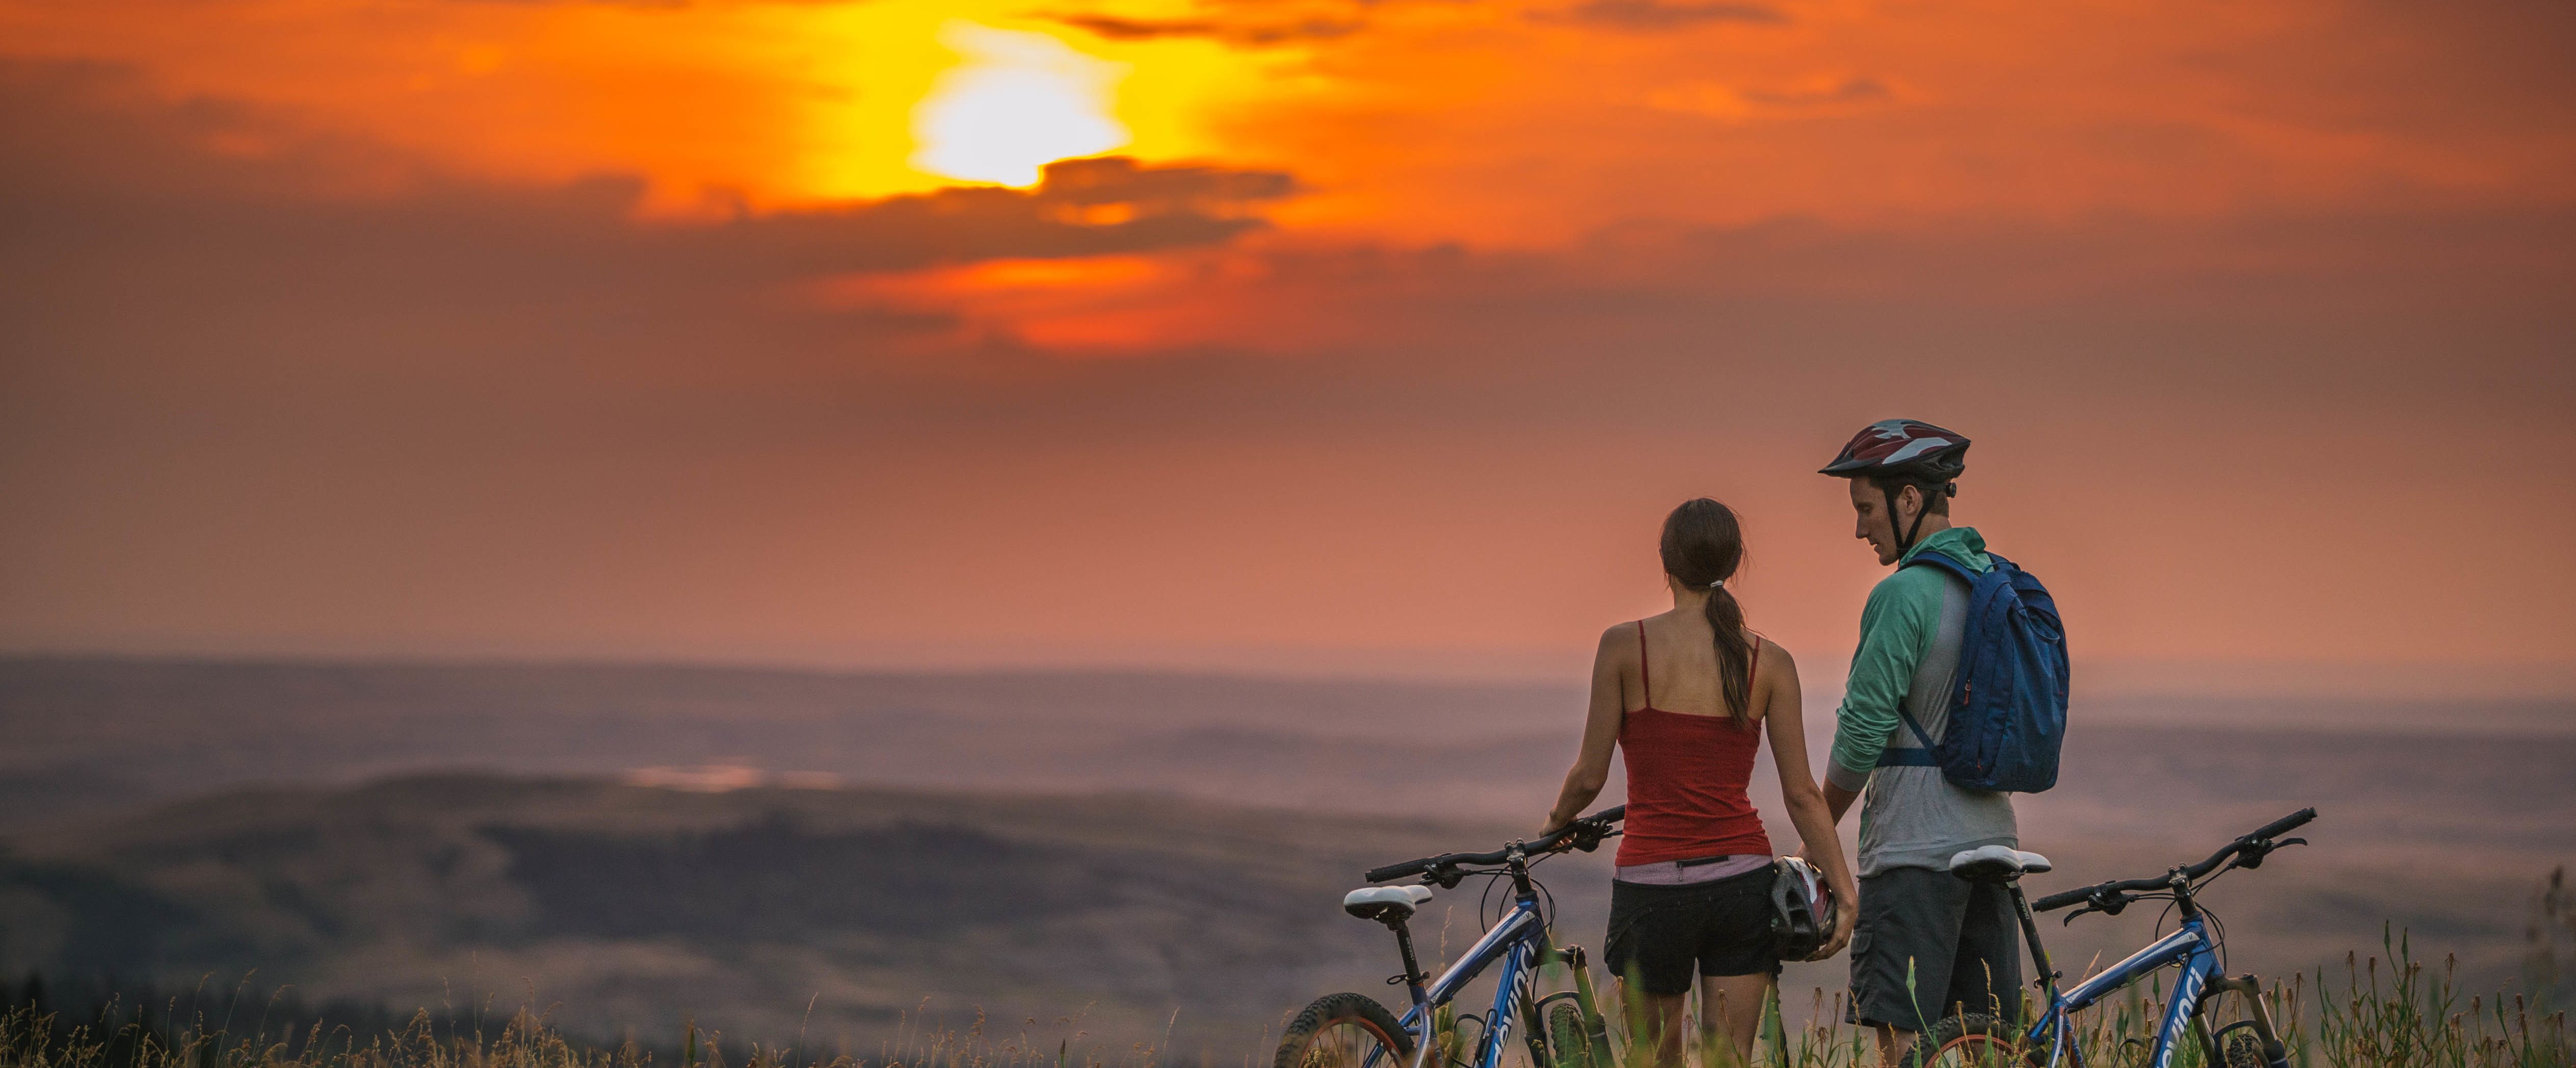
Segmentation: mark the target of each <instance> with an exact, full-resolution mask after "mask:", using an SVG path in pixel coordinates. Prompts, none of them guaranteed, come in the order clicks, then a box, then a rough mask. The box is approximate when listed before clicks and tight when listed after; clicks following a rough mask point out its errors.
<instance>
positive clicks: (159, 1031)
mask: <svg viewBox="0 0 2576 1068" xmlns="http://www.w3.org/2000/svg"><path fill="white" fill-rule="evenodd" d="M2383 949H2384V950H2385V952H2386V953H2387V955H2386V956H2382V955H2379V954H2372V955H2369V956H2363V955H2361V954H2359V953H2355V954H2354V956H2353V957H2352V958H2351V959H2350V960H2349V961H2348V962H2347V965H2346V968H2345V969H2344V974H2343V975H2341V976H2330V975H2328V974H2327V973H2325V972H2323V971H2320V972H2318V973H2317V974H2315V975H2314V976H2313V977H2311V976H2306V975H2302V976H2298V977H2296V978H2294V979H2292V980H2291V981H2289V982H2287V983H2276V984H2274V985H2273V987H2272V989H2271V990H2270V991H2269V992H2268V993H2267V994H2266V995H2265V998H2266V1001H2267V1002H2268V1003H2269V1006H2270V1010H2271V1013H2272V1015H2273V1017H2274V1018H2275V1019H2276V1020H2279V1021H2282V1022H2283V1024H2284V1027H2285V1033H2284V1035H2283V1037H2284V1038H2285V1039H2286V1040H2287V1041H2288V1044H2289V1047H2290V1049H2291V1051H2292V1052H2291V1061H2292V1063H2293V1064H2295V1065H2299V1066H2301V1068H2312V1066H2331V1068H2566V1066H2568V1065H2570V1064H2571V1063H2576V1046H2571V1043H2570V1035H2569V1033H2568V1029H2567V1018H2566V1013H2565V1011H2564V1010H2552V1009H2549V1008H2547V1007H2546V1006H2545V1005H2535V1004H2533V1003H2532V1002H2531V1000H2530V999H2528V998H2526V997H2525V996H2522V995H2501V996H2500V995H2495V994H2468V993H2465V992H2463V991H2462V990H2461V989H2459V987H2458V986H2457V985H2456V983H2455V982H2454V981H2453V976H2452V975H2451V974H2450V972H2449V970H2448V969H2446V968H2428V967H2427V966H2426V965H2425V964H2423V963H2422V962H2419V961H2416V960H2414V959H2413V954H2412V950H2411V947H2410V946H2409V945H2407V942H2406V939H2405V938H2404V937H2403V936H2393V937H2392V939H2391V940H2390V941H2389V942H2388V943H2387V944H2386V945H2385V946H2384V947H2383ZM1815 997H1816V1000H1817V1002H1818V1004H1816V1005H1815V1006H1813V1009H1814V1010H1815V1011H1813V1012H1811V1013H1810V1014H1809V1016H1810V1018H1812V1019H1816V1020H1830V1019H1831V1018H1833V1017H1834V1016H1835V1015H1838V1012H1836V1011H1835V1007H1834V1006H1830V1005H1828V1004H1826V1001H1827V1000H1828V999H1827V996H1826V995H1825V993H1824V992H1823V991H1821V990H1819V991H1816V993H1815ZM2163 1009H2164V1004H2163V1001H2162V999H2161V997H2160V991H2158V990H2157V989H2155V988H2152V987H2149V988H2146V989H2143V990H2140V991H2138V993H2137V995H2136V996H2134V997H2131V998H2129V999H2127V1000H2125V1001H2121V1002H2117V1003H2114V1004H2110V1005H2106V1006H2104V1007H2101V1008H2098V1009H2095V1010H2093V1011H2090V1012H2087V1013H2085V1014H2083V1015H2082V1016H2081V1017H2079V1018H2078V1024H2079V1027H2080V1035H2079V1041H2080V1043H2081V1045H2082V1047H2083V1050H2084V1053H2085V1058H2086V1060H2087V1061H2088V1062H2089V1063H2092V1064H2098V1065H2116V1066H2133V1065H2140V1064H2143V1063H2144V1061H2145V1059H2146V1057H2145V1049H2146V1046H2145V1045H2144V1043H2145V1042H2146V1041H2147V1039H2148V1038H2149V1037H2150V1035H2151V1032H2152V1029H2153V1027H2154V1025H2155V1022H2156V1021H2157V1020H2158V1019H2160V1018H2161V1015H2162V1012H2163ZM2213 1011H2214V1012H2217V1013H2218V1014H2219V1016H2220V1019H2219V1020H2218V1021H2216V1022H2220V1023H2223V1022H2224V1021H2225V1019H2226V1018H2228V1017H2229V1016H2230V1015H2231V1014H2230V1012H2229V1010H2228V1009H2224V1008H2219V1009H2214V1010H2213ZM1780 1020H1781V1014H1779V1013H1778V1012H1776V1011H1774V1012H1773V1013H1772V1014H1771V1016H1770V1026H1768V1027H1766V1028H1765V1038H1764V1039H1763V1041H1762V1042H1761V1043H1760V1045H1759V1046H1758V1047H1757V1050H1756V1057H1755V1060H1756V1063H1758V1064H1764V1065H1780V1066H1783V1068H1864V1066H1869V1065H1875V1064H1876V1063H1878V1062H1877V1057H1876V1054H1875V1052H1874V1050H1873V1048H1872V1047H1871V1045H1870V1043H1869V1040H1868V1039H1867V1037H1866V1036H1865V1035H1863V1034H1862V1033H1861V1032H1860V1031H1858V1030H1857V1029H1854V1028H1849V1027H1842V1026H1836V1025H1831V1024H1825V1023H1816V1024H1810V1025H1808V1026H1806V1027H1804V1028H1798V1029H1794V1030H1792V1029H1788V1028H1785V1027H1783V1026H1781V1025H1780V1022H1779V1021H1780ZM1079 1025H1080V1020H1079V1018H1078V1017H1061V1018H1057V1019H1054V1020H1052V1021H1048V1022H1046V1024H1044V1025H1041V1022H1040V1021H1038V1020H1035V1019H1030V1020H1026V1021H1024V1022H1023V1023H1022V1024H1020V1025H1019V1026H1017V1027H1008V1026H997V1025H996V1024H995V1022H993V1021H988V1020H985V1019H982V1018H980V1017H979V1018H978V1019H977V1020H976V1021H975V1022H974V1024H973V1025H971V1026H970V1027H968V1028H965V1029H963V1030H954V1029H941V1028H936V1027H918V1026H908V1027H905V1028H903V1029H900V1030H899V1031H898V1032H897V1034H896V1035H895V1036H894V1037H893V1038H891V1039H889V1040H888V1041H886V1042H885V1043H883V1044H882V1045H881V1046H880V1047H879V1048H877V1049H874V1050H869V1051H857V1052H854V1051H851V1050H847V1049H832V1050H824V1051H818V1050H815V1049H808V1048H805V1047H803V1046H802V1045H801V1043H788V1044H780V1045H772V1046H766V1047H764V1046H763V1045H762V1044H760V1043H757V1042H753V1043H729V1042H727V1041H726V1040H725V1039H724V1038H723V1036H721V1035H719V1034H715V1033H710V1032H702V1031H700V1030H699V1029H697V1028H696V1027H695V1026H694V1025H690V1026H687V1027H684V1028H683V1030H682V1031H681V1033H680V1034H678V1035H675V1036H670V1037H669V1039H668V1040H667V1041H666V1042H665V1043H663V1044H660V1045H654V1044H650V1043H647V1042H642V1041H638V1040H636V1039H633V1038H629V1039H628V1040H626V1041H624V1042H621V1043H616V1044H599V1043H590V1042H583V1041H579V1040H576V1039H573V1038H569V1037H567V1036H566V1035H564V1034H563V1033H562V1032H560V1031H559V1030H557V1029H556V1028H554V1027H552V1026H551V1025H550V1024H549V1022H548V1020H547V1019H546V1018H544V1017H543V1016H540V1015H538V1014H537V1013H536V1012H535V1011H533V1010H531V1009H529V1008H527V1007H524V1006H523V1007H521V1008H520V1009H518V1010H517V1011H515V1012H512V1013H510V1014H509V1015H507V1016H506V1017H499V1018H492V1017H488V1016H487V1015H486V1014H484V1013H481V1012H476V1013H470V1014H465V1015H458V1014H455V1013H452V1012H451V1013H447V1014H440V1015H434V1014H432V1013H430V1012H428V1011H425V1010H424V1011H422V1012H420V1013H418V1014H417V1015H414V1016H412V1017H410V1018H408V1019H392V1018H386V1017H383V1016H381V1015H379V1016H377V1017H375V1018H373V1019H367V1018H351V1017H350V1016H348V1015H347V1014H346V1013H343V1014H342V1017H341V1018H340V1019H339V1020H337V1021H334V1020H333V1019H331V1018H330V1016H329V1014H328V1013H313V1012H306V1011H303V1010H302V1009H301V1007H300V1006H288V1007H286V1009H285V1011H283V1012H281V1011H280V1006H279V1005H278V1004H276V1003H275V1001H274V1000H272V1001H271V1002H270V1003H267V1004H253V1005H247V1006H246V1005H244V1004H242V998H241V997H240V991H239V990H238V989H237V990H235V991H233V992H232V996H231V997H230V998H226V997H224V996H223V995H222V994H220V993H218V994H215V995H212V996H210V995H208V994H207V993H206V992H205V991H204V990H203V989H202V988H200V989H198V990H194V991H191V992H188V993H186V994H179V995H172V996H168V997H167V998H157V999H153V1000H151V1001H144V1000H142V999H137V1000H133V1001H128V1000H123V999H118V998H113V997H111V998H109V999H106V1000H103V1001H100V1002H99V1003H97V1004H95V1005H93V1006H91V1007H90V1009H89V1010H88V1011H86V1012H68V1011H61V1010H55V1009H52V1008H50V1007H48V1006H46V1005H44V1004H42V1003H41V998H38V1000H37V1003H20V1004H16V1005H13V1006H12V1007H11V1008H10V1009H8V1010H7V1011H6V1012H5V1013H0V1065H6V1066H7V1068H288V1066H293V1068H643V1066H649V1065H673V1066H678V1068H1161V1066H1165V1065H1179V1064H1191V1065H1198V1066H1210V1065H1226V1064H1238V1065H1241V1066H1242V1068H1259V1066H1261V1065H1264V1064H1268V1063H1271V1062H1272V1061H1273V1057H1274V1051H1272V1050H1271V1049H1269V1048H1268V1045H1267V1036H1260V1037H1257V1038H1256V1037H1254V1036H1246V1037H1247V1038H1248V1039H1251V1041H1248V1042H1247V1043H1246V1048H1244V1049H1243V1050H1242V1051H1241V1053H1240V1054H1239V1055H1238V1056H1233V1057H1228V1056H1225V1055H1222V1054H1218V1055H1215V1056H1210V1055H1209V1054H1208V1053H1206V1052H1201V1053H1198V1054H1195V1055H1175V1054H1176V1051H1174V1050H1173V1049H1171V1048H1170V1047H1169V1046H1168V1044H1162V1043H1152V1042H1142V1043H1132V1044H1128V1045H1125V1046H1111V1045H1104V1044H1100V1043H1097V1042H1093V1041H1090V1040H1089V1036H1088V1035H1087V1034H1086V1033H1085V1032H1083V1031H1082V1030H1081V1029H1080V1026H1079ZM801 1038H802V1036H800V1039H801ZM1516 1052H1517V1051H1516ZM1696 1060H1697V1061H1698V1063H1699V1065H1700V1068H1718V1066H1719V1065H1723V1064H1727V1063H1731V1062H1733V1061H1734V1058H1733V1057H1732V1056H1729V1055H1725V1054H1723V1053H1709V1052H1705V1051H1704V1052H1703V1053H1702V1054H1701V1055H1700V1056H1699V1057H1697V1058H1696ZM1522 1063H1525V1062H1522ZM2173 1063H2174V1064H2175V1065H2178V1066H2180V1068H2202V1066H2203V1065H2204V1063H2205V1061H2204V1058H2203V1056H2202V1054H2201V1051H2200V1050H2199V1048H2198V1047H2197V1046H2196V1045H2191V1044H2187V1045H2186V1046H2185V1047H2184V1048H2183V1049H2182V1050H2181V1052H2180V1055H2179V1056H2177V1057H2176V1058H2175V1059H2174V1061H2173ZM1308 1068H1356V1066H1352V1065H1341V1064H1327V1063H1321V1062H1315V1061H1309V1062H1308Z"/></svg>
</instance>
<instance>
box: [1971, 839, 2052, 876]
mask: <svg viewBox="0 0 2576 1068" xmlns="http://www.w3.org/2000/svg"><path fill="white" fill-rule="evenodd" d="M2052 867H2054V865H2052V864H2050V863H2049V862H2048V858H2047V857H2043V856H2040V855H2039V854H2037V853H2024V852H2022V851H2021V850H2018V849H2014V848H2013V847H2011V846H2008V845H1989V846H1978V847H1977V848H1975V849H1962V850H1960V851H1958V852H1956V853H1953V854H1951V855H1950V874H1952V875H1956V876H1958V877H1960V878H1962V879H1968V880H1971V881H1975V882H2005V881H2008V880H2012V879H2018V878H2021V877H2022V876H2024V875H2036V874H2038V873H2040V872H2044V871H2048V870H2049V869H2051V868H2052Z"/></svg>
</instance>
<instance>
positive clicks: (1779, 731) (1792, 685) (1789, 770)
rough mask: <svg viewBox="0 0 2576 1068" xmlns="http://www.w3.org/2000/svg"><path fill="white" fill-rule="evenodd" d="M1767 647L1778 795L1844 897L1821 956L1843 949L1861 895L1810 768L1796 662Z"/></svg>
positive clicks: (1766, 711) (1766, 715)
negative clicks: (1844, 858) (1778, 783)
mask: <svg viewBox="0 0 2576 1068" xmlns="http://www.w3.org/2000/svg"><path fill="white" fill-rule="evenodd" d="M1755 640H1756V641H1759V640H1760V639H1755ZM1767 651H1768V652H1769V653H1770V654H1771V655H1769V656H1765V657H1763V658H1762V663H1763V664H1764V665H1765V666H1766V667H1768V668H1769V669H1770V670H1768V671H1764V672H1763V673H1762V674H1763V675H1764V676H1766V681H1768V682H1770V684H1771V686H1770V700H1769V701H1768V702H1766V703H1765V704H1764V706H1763V712H1762V721H1763V723H1765V724H1767V725H1768V726H1769V728H1770V732H1771V759H1772V761H1773V762H1774V763H1775V764H1777V765H1778V766H1779V769H1780V796H1781V798H1782V799H1783V800H1785V801H1786V802H1787V803H1788V806H1789V822H1791V823H1793V824H1796V825H1797V828H1798V837H1799V839H1800V840H1802V841H1804V842H1805V843H1806V849H1805V853H1804V855H1805V857H1806V858H1807V860H1809V861H1810V862H1812V863H1814V864H1815V865H1816V867H1818V868H1821V869H1823V870H1824V873H1825V884H1826V885H1827V886H1830V887H1832V888H1833V891H1834V899H1835V900H1836V901H1837V902H1839V903H1840V907H1839V908H1836V909H1835V910H1834V931H1833V937H1831V938H1828V939H1826V940H1825V946H1824V948H1823V949H1822V950H1819V951H1818V952H1817V953H1816V955H1815V956H1813V957H1809V958H1807V959H1809V960H1823V959H1825V958H1827V957H1830V956H1833V955H1834V954H1836V953H1840V952H1842V949H1843V944H1844V943H1846V942H1849V941H1851V931H1852V921H1853V920H1854V919H1855V918H1857V917H1858V915H1859V913H1860V897H1859V894H1858V893H1857V888H1856V887H1855V886H1854V885H1853V883H1852V872H1851V865H1850V864H1848V863H1845V862H1844V860H1843V843H1842V839H1841V838H1840V837H1838V836H1836V835H1835V834H1834V817H1833V814H1832V813H1831V812H1828V811H1827V810H1826V808H1825V795H1824V792H1823V791H1821V790H1819V789H1817V788H1816V779H1815V776H1813V775H1812V774H1809V772H1808V770H1807V727H1806V724H1805V722H1804V721H1803V720H1801V719H1800V717H1799V712H1798V702H1799V700H1800V696H1801V695H1800V694H1799V692H1798V663H1797V661H1795V660H1792V659H1790V657H1789V651H1788V650H1786V649H1783V648H1780V647H1779V646H1777V645H1773V646H1771V647H1770V648H1769V649H1768V650H1767Z"/></svg>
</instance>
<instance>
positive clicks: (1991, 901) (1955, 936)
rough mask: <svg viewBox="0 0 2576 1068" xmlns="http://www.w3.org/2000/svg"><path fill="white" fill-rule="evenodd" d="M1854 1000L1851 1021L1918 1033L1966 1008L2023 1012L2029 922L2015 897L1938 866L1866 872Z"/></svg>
mask: <svg viewBox="0 0 2576 1068" xmlns="http://www.w3.org/2000/svg"><path fill="white" fill-rule="evenodd" d="M1909 973H1910V974H1909ZM1851 1006H1852V1007H1851V1010H1850V1011H1849V1012H1847V1013H1846V1014H1845V1016H1844V1022H1845V1023H1860V1024H1888V1025H1892V1026H1894V1027H1895V1028H1896V1029H1898V1030H1900V1031H1913V1032H1916V1033H1918V1034H1919V1033H1921V1032H1924V1031H1929V1030H1931V1029H1932V1028H1931V1025H1932V1024H1934V1023H1937V1022H1939V1021H1941V1020H1943V1019H1946V1018H1948V1017H1949V1016H1951V1015H1953V1014H1955V1013H1958V1012H1961V1011H1966V1012H1975V1013H1988V1014H1993V1015H1998V1016H2001V1017H2003V1018H2004V1019H2005V1020H2007V1021H2010V1020H2017V1019H2019V1018H2020V1017H2021V921H2020V920H2019V919H2018V918H2017V917H2016V916H2015V915H2014V913H2013V906H2012V898H2011V896H2010V895H2008V894H2007V893H2006V892H2005V891H2004V888H2003V887H2000V886H1992V885H1987V884H1982V883H1971V882H1969V881H1967V880H1965V879H1961V878H1959V877H1958V876H1956V875H1952V874H1950V873H1949V872H1946V871H1934V870H1932V869H1930V868H1889V869H1887V870H1886V871H1882V872H1880V873H1878V874H1876V875H1872V876H1869V877H1868V878H1865V879H1862V880H1861V881H1860V915H1859V917H1858V922H1856V923H1854V924H1853V926H1852V944H1851Z"/></svg>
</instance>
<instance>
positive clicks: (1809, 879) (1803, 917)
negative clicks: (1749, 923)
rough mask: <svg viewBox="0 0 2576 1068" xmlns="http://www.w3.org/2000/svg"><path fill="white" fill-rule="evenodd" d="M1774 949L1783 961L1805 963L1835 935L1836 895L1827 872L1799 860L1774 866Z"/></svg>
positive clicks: (1772, 905) (1772, 904)
mask: <svg viewBox="0 0 2576 1068" xmlns="http://www.w3.org/2000/svg"><path fill="white" fill-rule="evenodd" d="M1772 869H1773V870H1774V871H1776V872H1777V873H1778V874H1777V875H1776V876H1775V877H1774V878H1773V879H1772V880H1771V949H1772V951H1773V952H1775V953H1778V954H1779V955H1780V959H1781V960H1805V959H1807V958H1809V957H1812V956H1815V955H1816V951H1817V950H1819V949H1823V948H1825V940H1826V939H1828V938H1832V937H1833V936H1834V910H1835V909H1836V908H1837V907H1838V906H1837V905H1836V903H1835V902H1834V892H1833V890H1832V889H1831V888H1830V887H1827V886H1826V885H1825V876H1824V873H1822V872H1819V871H1817V870H1816V866H1815V865H1813V864H1809V863H1807V862H1806V861H1805V860H1802V859H1800V858H1797V857H1782V858H1780V860H1779V861H1778V863H1776V864H1774V865H1772Z"/></svg>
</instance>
